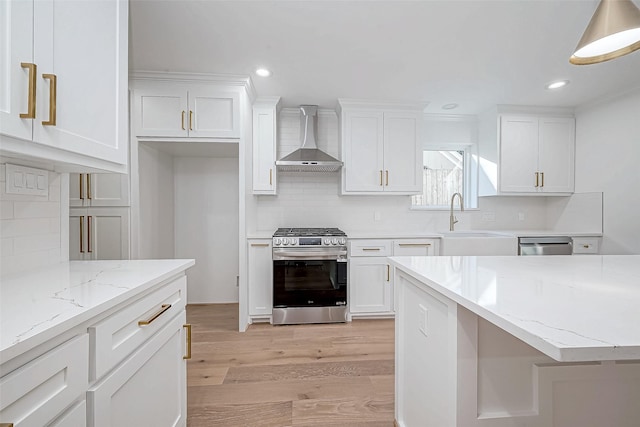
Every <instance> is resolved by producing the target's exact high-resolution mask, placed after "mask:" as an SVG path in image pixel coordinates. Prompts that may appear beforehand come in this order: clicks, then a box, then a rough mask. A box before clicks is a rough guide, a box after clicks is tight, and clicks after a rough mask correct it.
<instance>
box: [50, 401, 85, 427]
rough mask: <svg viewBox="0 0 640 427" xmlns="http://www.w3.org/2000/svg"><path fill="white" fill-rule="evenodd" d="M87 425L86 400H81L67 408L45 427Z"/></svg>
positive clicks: (79, 426)
mask: <svg viewBox="0 0 640 427" xmlns="http://www.w3.org/2000/svg"><path fill="white" fill-rule="evenodd" d="M86 426H87V401H86V400H83V401H81V402H79V403H77V404H76V405H75V406H74V407H73V408H71V409H69V410H68V411H66V412H65V413H64V415H62V416H61V417H60V418H58V419H57V420H55V421H54V422H53V423H51V424H50V425H48V426H47V427H86Z"/></svg>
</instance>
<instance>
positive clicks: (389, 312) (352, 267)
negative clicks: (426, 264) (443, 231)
mask: <svg viewBox="0 0 640 427" xmlns="http://www.w3.org/2000/svg"><path fill="white" fill-rule="evenodd" d="M437 253H438V239H398V240H390V239H381V240H380V239H378V240H374V239H362V240H352V241H350V242H349V311H350V313H351V316H352V317H389V316H393V315H394V313H395V307H394V305H395V304H394V298H393V286H394V285H393V273H394V272H393V267H392V266H391V264H389V262H388V260H387V257H389V256H427V255H428V256H432V255H436V254H437Z"/></svg>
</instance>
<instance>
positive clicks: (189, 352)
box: [182, 323, 191, 360]
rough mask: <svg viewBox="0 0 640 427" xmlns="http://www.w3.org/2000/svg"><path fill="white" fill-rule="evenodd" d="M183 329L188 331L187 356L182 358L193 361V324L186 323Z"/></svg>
mask: <svg viewBox="0 0 640 427" xmlns="http://www.w3.org/2000/svg"><path fill="white" fill-rule="evenodd" d="M182 327H183V328H185V329H186V330H187V354H186V355H184V356H182V358H183V359H185V360H188V359H191V324H190V323H185V324H184V325H182Z"/></svg>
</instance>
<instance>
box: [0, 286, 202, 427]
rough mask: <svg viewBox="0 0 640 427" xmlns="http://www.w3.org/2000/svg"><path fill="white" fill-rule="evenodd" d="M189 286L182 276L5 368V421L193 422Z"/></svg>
mask: <svg viewBox="0 0 640 427" xmlns="http://www.w3.org/2000/svg"><path fill="white" fill-rule="evenodd" d="M186 291H187V281H186V276H185V275H184V274H180V275H177V276H174V277H173V278H170V279H167V280H165V281H163V282H161V283H159V284H157V285H156V286H155V288H153V289H152V290H148V291H147V293H146V294H145V295H144V296H142V297H139V298H137V299H136V298H135V297H134V298H133V301H131V300H126V301H125V302H124V303H122V304H121V305H119V306H116V307H113V308H112V309H110V310H109V312H107V313H102V314H99V315H96V316H95V317H93V318H91V319H88V320H87V321H86V322H85V323H83V324H82V325H79V326H78V327H76V328H74V330H77V331H78V334H77V335H75V336H74V337H72V338H70V339H67V340H66V341H63V342H62V343H61V344H60V341H62V340H64V338H62V336H59V337H53V338H52V339H51V341H49V342H51V343H54V344H52V345H51V346H50V347H47V345H46V344H43V347H45V348H44V349H43V350H42V352H39V353H36V354H33V353H27V354H24V355H22V356H18V358H17V359H14V360H12V361H9V362H8V363H6V364H3V365H2V366H0V368H1V369H0V372H2V375H3V376H2V377H1V378H0V397H1V399H0V425H1V424H4V423H9V424H11V423H12V424H13V426H14V427H42V426H48V427H52V426H55V427H84V426H90V427H101V426H113V427H123V426H136V427H157V426H162V427H170V426H179V427H184V426H186V422H187V421H186V420H187V380H186V372H187V362H186V359H189V358H190V357H191V338H190V337H191V333H190V331H191V326H190V325H187V324H185V321H186V311H185V306H186V301H187V297H186ZM87 332H88V333H87ZM21 358H24V359H25V360H24V362H23V361H22V360H21Z"/></svg>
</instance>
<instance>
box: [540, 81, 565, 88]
mask: <svg viewBox="0 0 640 427" xmlns="http://www.w3.org/2000/svg"><path fill="white" fill-rule="evenodd" d="M568 84H569V80H558V81H555V82H551V83H549V84H548V85H547V86H546V88H547V89H560V88H561V87H565V86H566V85H568Z"/></svg>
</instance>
